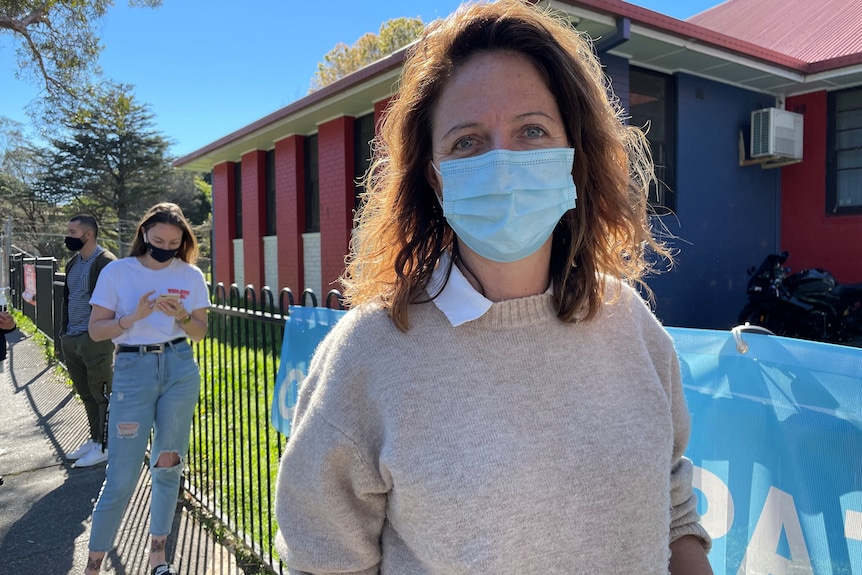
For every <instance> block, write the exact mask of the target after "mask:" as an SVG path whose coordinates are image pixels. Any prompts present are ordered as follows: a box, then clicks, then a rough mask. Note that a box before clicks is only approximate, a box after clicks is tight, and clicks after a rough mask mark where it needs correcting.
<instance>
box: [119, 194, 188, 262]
mask: <svg viewBox="0 0 862 575" xmlns="http://www.w3.org/2000/svg"><path fill="white" fill-rule="evenodd" d="M156 224H170V225H172V226H176V227H178V228H179V229H181V230H182V231H183V239H182V242H180V247H179V249H178V250H177V255H176V257H178V258H179V259H181V260H183V261H184V262H187V263H190V264H194V263H195V262H197V260H198V241H197V238H195V235H194V233H192V227H191V225H190V224H189V222H188V220H187V219H186V217H185V215H183V210H182V209H180V207H179V206H178V205H176V204H172V203H170V202H162V203H160V204H156V205H154V206H153V207H151V208H150V209H149V210H147V213H146V214H144V217H143V218H141V222H140V223H139V224H138V231H137V232H136V233H135V241H134V243H132V248H131V250H129V255H130V256H142V255H144V254H145V253H147V245H146V243H145V242H144V234H145V233H147V232H149V231H150V228H152V227H153V226H154V225H156Z"/></svg>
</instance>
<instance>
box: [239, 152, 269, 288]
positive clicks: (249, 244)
mask: <svg viewBox="0 0 862 575" xmlns="http://www.w3.org/2000/svg"><path fill="white" fill-rule="evenodd" d="M265 233H266V152H265V151H263V150H253V151H251V152H247V153H245V154H243V155H242V237H243V239H244V240H245V241H244V242H243V272H244V273H243V277H244V278H245V280H244V283H245V284H251V285H253V286H254V287H255V288H260V286H262V285H263V239H262V238H263V236H264V234H265Z"/></svg>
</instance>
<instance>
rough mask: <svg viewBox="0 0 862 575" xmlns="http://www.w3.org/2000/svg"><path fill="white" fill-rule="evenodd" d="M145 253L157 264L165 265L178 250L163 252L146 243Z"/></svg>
mask: <svg viewBox="0 0 862 575" xmlns="http://www.w3.org/2000/svg"><path fill="white" fill-rule="evenodd" d="M146 246H147V253H148V254H150V257H151V258H153V259H154V260H156V261H157V262H161V263H165V262H166V261H168V260H169V259H171V258H173V257H175V256H176V255H177V252H178V251H179V250H163V249H162V248H157V247H156V246H154V245H153V244H151V243H150V242H147V243H146Z"/></svg>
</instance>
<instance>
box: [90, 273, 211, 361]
mask: <svg viewBox="0 0 862 575" xmlns="http://www.w3.org/2000/svg"><path fill="white" fill-rule="evenodd" d="M150 291H154V292H155V293H153V294H152V295H151V296H150V299H151V300H155V298H156V296H159V295H161V294H170V293H173V294H179V295H180V301H181V302H182V304H183V307H185V308H186V311H188V312H189V313H191V312H192V311H194V310H196V309H201V308H206V307H209V305H210V298H209V291H208V289H207V285H206V280H205V279H204V275H203V272H201V270H200V269H199V268H198V267H197V266H195V265H192V264H189V263H186V262H184V261H182V260H180V259H177V258H174V259H173V260H171V263H170V264H168V265H167V266H166V267H164V268H162V269H159V270H153V269H150V268H148V267H146V266H144V265H143V264H141V262H140V261H138V258H136V257H127V258H122V259H119V260H117V261H113V262H111V263H109V264H108V265H107V266H105V268H104V269H103V270H102V273H101V274H100V275H99V279H98V281H97V282H96V289H94V290H93V296H92V297H91V298H90V304H91V305H98V306H101V307H103V308H106V309H110V310H113V312H114V314H115V317H118V318H120V317H123V316H125V315H130V314H133V313H135V309H136V308H137V307H138V300H140V298H141V296H143V295H144V294H146V293H147V292H150ZM124 323H128V322H124ZM185 336H186V333H185V331H183V329H182V328H181V327H180V325H179V324H178V323H177V321H176V320H175V319H174V318H173V317H171V316H168V315H165V314H164V313H162V312H161V311H159V310H153V313H151V314H150V315H149V316H147V317H145V318H144V319H141V320H138V321H136V322H134V323H133V324H132V325H131V327H129V329H127V330H125V331H124V332H123V333H121V334H120V335H118V336H117V337H115V338H113V341H114V343H117V344H121V345H146V344H151V343H162V342H166V341H171V340H174V339H176V338H178V337H185Z"/></svg>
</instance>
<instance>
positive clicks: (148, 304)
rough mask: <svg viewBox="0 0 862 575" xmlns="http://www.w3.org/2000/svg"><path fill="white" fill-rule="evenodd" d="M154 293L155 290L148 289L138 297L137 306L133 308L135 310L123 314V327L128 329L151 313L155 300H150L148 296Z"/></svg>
mask: <svg viewBox="0 0 862 575" xmlns="http://www.w3.org/2000/svg"><path fill="white" fill-rule="evenodd" d="M154 293H156V290H153V291H148V292H147V293H145V294H144V295H142V296H141V297H140V298H139V299H138V306H137V307H136V308H135V312H134V313H131V314H129V315H127V316H123V325H125V326H126V327H125V329H129V326H130V325H131V324H133V323H135V322H136V321H138V320H139V319H144V318H145V317H147V316H149V315H150V314H151V313H153V308H154V306H155V305H156V300H151V299H150V296H152V295H153V294H154Z"/></svg>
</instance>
